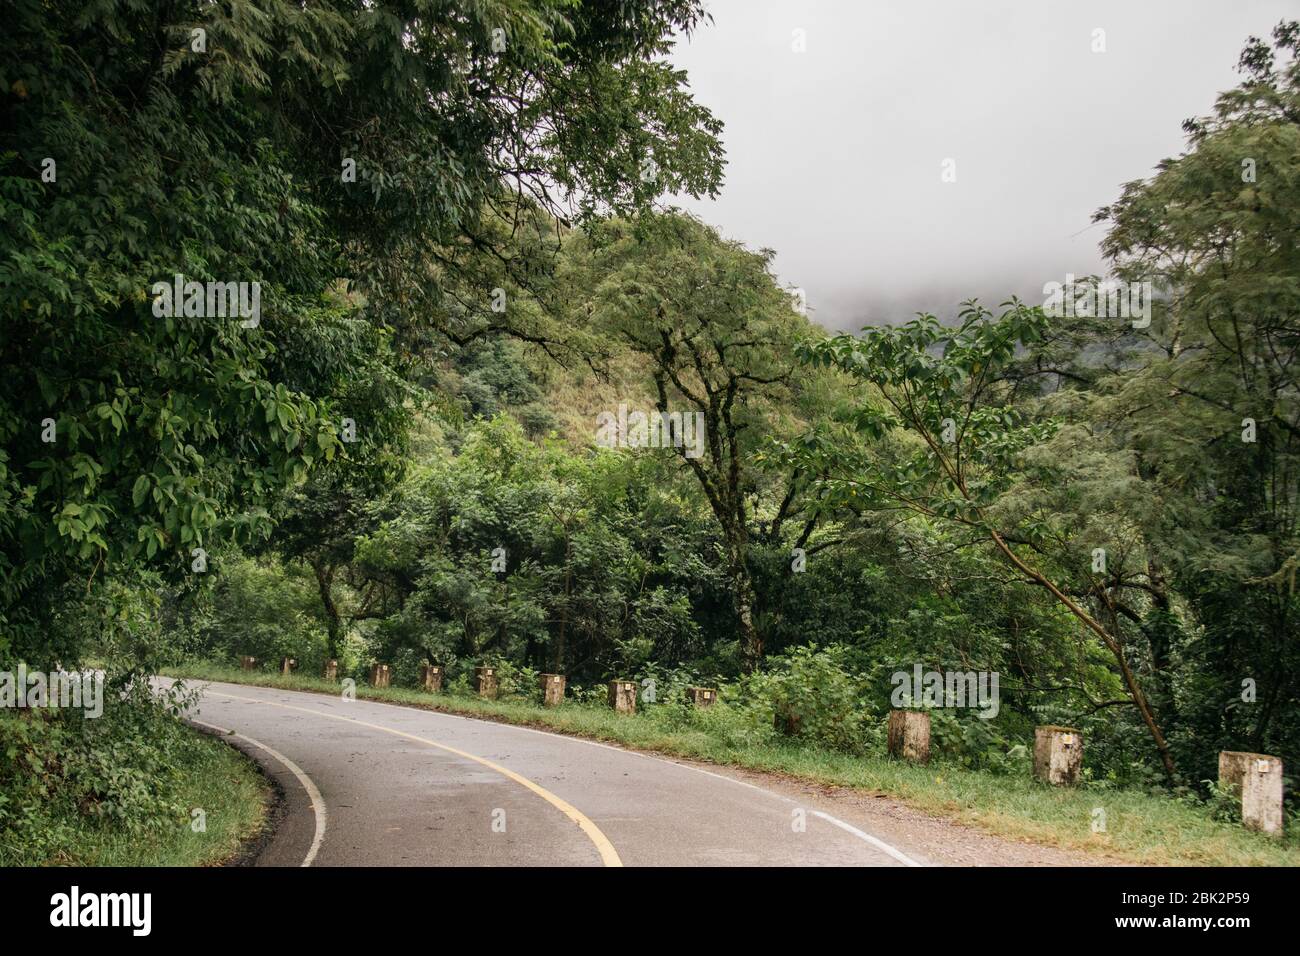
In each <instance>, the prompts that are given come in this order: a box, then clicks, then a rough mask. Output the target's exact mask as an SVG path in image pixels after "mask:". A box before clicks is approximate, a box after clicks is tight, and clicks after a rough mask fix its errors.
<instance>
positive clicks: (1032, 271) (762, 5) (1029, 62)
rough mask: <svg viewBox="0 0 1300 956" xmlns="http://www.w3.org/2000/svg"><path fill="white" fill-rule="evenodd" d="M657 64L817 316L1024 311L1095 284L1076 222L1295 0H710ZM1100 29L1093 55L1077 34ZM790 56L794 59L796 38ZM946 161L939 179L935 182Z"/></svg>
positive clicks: (1172, 137) (1201, 108)
mask: <svg viewBox="0 0 1300 956" xmlns="http://www.w3.org/2000/svg"><path fill="white" fill-rule="evenodd" d="M708 8H709V11H710V13H711V14H712V15H713V18H714V22H713V23H712V24H706V25H705V26H703V27H702V28H701V29H699V30H698V31H697V32H696V34H695V35H694V36H693V37H692V38H691V39H690V40H689V41H686V40H683V41H682V42H681V43H680V44H679V45H678V48H677V50H676V51H675V53H674V55H673V57H672V59H673V62H674V63H676V64H677V65H678V66H679V67H681V68H683V69H685V70H686V71H687V72H688V73H689V75H690V78H691V86H692V89H693V91H694V93H695V95H696V97H697V99H698V100H699V101H700V102H702V103H704V104H705V105H706V106H708V107H709V108H710V109H712V110H713V111H714V113H715V114H716V115H717V116H719V117H720V118H721V119H722V120H723V122H724V123H725V124H726V129H725V131H724V134H723V140H724V144H725V146H726V150H727V160H728V166H727V168H726V182H725V184H724V186H723V190H722V194H721V197H720V198H719V199H718V200H717V201H715V202H696V201H694V200H691V199H690V198H689V197H687V198H686V199H684V200H678V202H680V204H681V205H682V206H684V207H685V208H687V209H690V210H691V211H693V212H695V213H697V214H698V215H700V216H701V217H702V218H703V219H705V220H706V221H708V222H710V223H712V224H713V225H715V226H717V227H718V228H719V229H720V230H721V231H722V232H723V233H724V234H725V235H727V236H729V237H731V238H734V239H739V240H741V241H743V242H744V243H746V244H747V245H749V246H751V247H753V248H758V247H763V246H766V247H769V248H772V249H775V250H776V251H777V253H778V256H777V259H776V268H777V272H778V274H779V275H780V277H781V279H782V281H783V282H786V283H788V284H790V285H795V286H800V287H802V288H803V289H804V290H805V293H806V295H807V299H808V305H809V308H810V310H811V311H810V314H811V315H812V317H813V318H815V319H817V320H818V321H820V322H821V323H822V324H824V325H828V326H831V327H836V328H852V329H857V328H859V327H860V326H862V325H863V324H865V322H866V321H868V320H871V321H881V320H899V319H905V318H908V317H910V315H911V314H912V313H913V312H915V311H920V310H927V311H934V312H935V313H936V314H938V315H939V317H940V318H944V317H945V316H947V315H951V314H953V313H954V312H955V307H956V305H957V303H958V302H960V301H961V300H962V299H965V298H969V297H971V296H978V297H979V298H980V299H981V301H983V302H985V303H986V304H988V305H991V306H992V305H996V304H997V303H998V302H1000V301H1002V300H1003V299H1005V298H1006V297H1007V296H1008V295H1009V294H1010V293H1012V292H1015V293H1017V294H1019V295H1020V296H1021V297H1022V298H1024V299H1026V300H1027V301H1030V302H1032V303H1037V302H1040V301H1041V300H1042V298H1043V296H1042V293H1041V290H1042V286H1043V283H1045V282H1048V281H1052V280H1056V281H1063V280H1064V278H1065V273H1067V272H1073V273H1075V274H1077V275H1083V274H1086V273H1089V272H1101V271H1103V263H1102V261H1101V257H1100V253H1099V252H1098V249H1097V243H1098V242H1099V241H1100V239H1101V237H1102V235H1103V232H1104V227H1103V226H1101V225H1096V226H1093V225H1091V216H1092V213H1093V212H1094V211H1095V210H1096V209H1097V208H1098V207H1099V206H1102V205H1105V204H1106V203H1109V202H1111V201H1112V200H1113V199H1115V198H1116V197H1117V196H1118V195H1119V190H1120V186H1121V184H1123V183H1124V182H1127V181H1129V180H1133V179H1139V178H1143V177H1145V176H1147V175H1149V174H1150V173H1151V171H1152V167H1153V166H1154V165H1155V164H1156V163H1157V162H1158V161H1159V160H1161V159H1162V158H1164V157H1167V156H1174V155H1177V153H1178V152H1179V151H1180V150H1181V149H1182V146H1183V141H1184V138H1183V133H1182V130H1181V123H1182V121H1183V120H1184V119H1186V118H1187V117H1190V116H1197V115H1204V114H1206V113H1208V112H1209V111H1210V109H1211V108H1212V106H1213V104H1214V97H1215V94H1216V93H1217V92H1219V91H1220V90H1225V89H1228V88H1230V87H1233V86H1235V85H1236V84H1237V83H1238V82H1239V78H1238V75H1237V73H1236V71H1235V66H1236V62H1237V57H1238V54H1239V53H1240V51H1241V48H1242V46H1243V45H1244V43H1245V41H1246V38H1247V37H1248V36H1249V35H1251V34H1254V35H1257V36H1262V37H1266V36H1267V35H1268V33H1269V31H1270V30H1271V29H1272V27H1273V25H1274V24H1276V23H1277V22H1278V21H1279V20H1281V19H1284V18H1288V17H1290V18H1294V17H1296V16H1297V15H1298V14H1300V3H1297V2H1296V0H1290V2H1280V0H1127V2H1090V3H1082V2H1067V0H968V2H960V0H710V2H709V3H708ZM1096 28H1101V29H1103V30H1105V46H1106V50H1105V52H1104V53H1093V52H1092V49H1091V47H1092V43H1093V30H1094V29H1096ZM796 29H801V30H803V31H805V36H806V44H807V49H806V52H803V53H795V52H793V51H792V49H791V46H792V41H793V36H794V34H793V32H792V31H794V30H796ZM947 158H951V159H954V160H955V161H956V177H957V178H956V182H953V183H944V182H941V180H940V171H941V164H942V162H943V161H944V160H945V159H947Z"/></svg>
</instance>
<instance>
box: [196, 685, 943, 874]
mask: <svg viewBox="0 0 1300 956" xmlns="http://www.w3.org/2000/svg"><path fill="white" fill-rule="evenodd" d="M201 686H203V687H204V688H205V690H204V694H203V698H202V700H201V702H200V704H199V706H198V708H197V709H196V710H195V711H194V712H192V713H191V715H190V716H191V719H192V720H193V721H194V722H195V723H196V724H199V725H200V726H205V727H207V728H215V729H217V730H219V731H221V732H223V733H230V732H233V734H234V735H235V736H234V737H233V738H230V739H232V740H233V742H235V743H236V744H237V745H238V746H240V747H241V749H243V750H245V751H246V752H248V753H249V754H250V755H251V756H253V757H254V758H256V759H257V760H258V761H259V762H261V763H262V764H263V766H265V767H266V768H267V769H268V771H269V772H270V773H271V774H272V775H273V776H275V777H276V779H277V780H278V781H279V782H280V783H281V785H282V786H283V787H284V790H285V794H286V797H287V801H288V814H287V816H286V818H285V820H284V821H283V823H282V825H281V826H280V828H279V829H278V830H277V831H276V833H275V835H274V837H273V838H272V840H271V842H270V844H269V845H268V846H267V848H266V850H265V851H264V852H263V853H262V855H261V856H260V857H259V859H258V865H259V866H303V865H315V866H379V865H402V866H438V865H451V866H600V865H605V866H619V865H624V866H665V865H672V866H710V865H725V866H747V865H760V866H761V865H773V866H776V865H779V866H806V865H851V866H918V865H924V864H925V863H926V861H925V860H923V859H922V858H921V857H919V856H918V855H917V854H915V853H909V852H907V851H905V850H903V849H900V848H898V847H896V846H893V845H891V844H890V843H888V842H886V841H884V840H881V839H879V838H877V837H875V836H873V835H872V834H870V833H867V832H865V831H863V830H862V829H859V828H858V827H855V826H853V825H852V824H849V823H846V822H844V821H842V820H840V819H838V818H836V817H835V816H834V815H833V814H832V813H831V812H829V811H830V810H831V809H833V808H832V807H831V806H830V805H829V804H826V805H823V804H821V803H819V802H818V801H815V800H803V801H796V800H794V799H792V798H790V797H788V796H785V795H783V794H780V793H776V792H774V791H771V790H766V789H763V788H761V787H757V786H755V785H753V784H750V783H748V782H745V781H742V780H736V779H733V778H731V777H727V776H724V775H722V774H719V773H713V772H711V771H708V770H704V769H702V768H699V767H694V766H690V765H688V764H683V763H678V762H675V761H673V760H670V759H666V758H662V757H657V756H652V755H649V754H641V753H636V752H634V751H628V750H621V749H619V748H617V747H611V746H607V745H605V744H601V743H597V742H594V741H587V740H581V739H578V738H575V737H564V736H560V735H557V734H551V733H547V732H544V731H538V730H532V729H529V728H525V727H513V726H509V725H506V724H498V723H494V722H491V721H484V720H475V719H473V718H467V717H458V716H454V715H450V714H440V713H433V712H430V711H425V710H419V709H416V708H410V707H401V706H398V705H394V704H383V703H378V702H374V701H363V700H356V701H348V700H343V699H342V698H341V697H331V696H325V695H322V694H309V693H303V692H298V691H284V690H276V689H272V688H265V687H248V686H244V685H236V684H220V683H204V684H203V685H201Z"/></svg>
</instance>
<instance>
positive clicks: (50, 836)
mask: <svg viewBox="0 0 1300 956" xmlns="http://www.w3.org/2000/svg"><path fill="white" fill-rule="evenodd" d="M188 694H189V692H188V691H187V690H186V689H185V688H184V686H183V685H180V684H178V685H176V686H175V687H174V688H173V689H172V690H169V691H167V692H165V694H163V695H162V696H160V697H157V698H155V697H153V696H152V695H151V694H150V693H149V689H148V684H147V682H146V681H145V680H143V679H131V678H127V679H125V680H122V681H117V682H113V683H112V684H111V685H110V687H108V688H106V690H105V701H104V713H103V715H102V716H100V717H98V718H95V719H90V718H87V717H86V716H85V715H84V713H83V712H82V711H80V710H68V709H65V710H19V711H6V712H3V713H0V757H2V758H3V759H0V865H3V866H30V865H34V864H43V863H50V862H53V863H59V862H70V861H68V860H66V859H65V858H64V856H63V855H64V854H65V853H66V850H67V848H68V847H69V846H72V845H75V839H76V834H77V833H78V832H79V828H80V827H83V826H86V825H90V826H104V827H107V828H111V829H113V830H114V831H117V832H127V833H143V832H147V831H149V830H151V829H159V828H163V827H168V826H183V825H185V824H186V823H187V821H188V817H189V808H188V807H185V806H183V805H181V804H180V803H179V802H177V800H176V796H175V794H176V792H177V790H178V789H179V784H180V782H181V780H182V779H183V775H184V773H185V765H186V752H187V750H188V748H190V747H192V746H193V744H194V735H193V733H192V732H191V731H189V730H188V729H187V728H185V727H184V726H183V725H182V724H181V723H180V721H179V720H177V719H176V716H177V714H179V712H180V710H181V709H182V708H183V706H184V705H185V702H186V699H187V697H188Z"/></svg>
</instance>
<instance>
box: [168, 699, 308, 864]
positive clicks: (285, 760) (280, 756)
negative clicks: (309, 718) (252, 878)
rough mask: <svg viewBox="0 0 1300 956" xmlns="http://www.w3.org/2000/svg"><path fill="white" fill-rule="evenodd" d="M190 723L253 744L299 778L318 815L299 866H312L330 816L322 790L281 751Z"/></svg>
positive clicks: (239, 736) (218, 728) (241, 735)
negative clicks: (314, 831)
mask: <svg viewBox="0 0 1300 956" xmlns="http://www.w3.org/2000/svg"><path fill="white" fill-rule="evenodd" d="M190 723H192V724H198V725H199V726H200V727H207V728H208V729H209V730H215V731H217V732H218V733H219V734H221V736H223V737H234V738H235V739H237V740H242V741H244V742H245V743H249V744H252V745H253V746H254V747H257V748H258V749H260V750H265V751H266V752H267V753H269V754H270V755H271V756H272V757H274V758H275V759H276V760H278V761H280V763H282V764H284V765H285V766H286V767H288V768H289V772H290V773H292V774H293V775H294V776H295V777H297V778H298V782H299V783H300V784H302V788H303V789H304V790H306V791H307V796H308V797H309V798H310V799H311V808H312V812H313V813H314V814H315V815H316V833H315V835H314V836H313V837H312V841H311V846H310V847H309V848H308V849H307V855H306V856H305V857H303V859H302V863H300V864H299V866H311V865H312V862H313V861H314V860H315V859H316V854H317V852H319V851H320V845H321V842H322V841H323V840H324V839H325V822H326V819H327V816H328V815H327V814H326V812H325V798H324V797H322V796H321V795H320V790H319V789H317V787H316V784H315V783H314V782H312V779H311V777H309V776H307V774H306V773H305V772H304V771H303V769H302V768H301V767H299V766H298V765H297V764H296V763H294V762H293V761H292V760H290V759H289V758H288V757H286V756H285V755H284V754H282V753H280V751H278V750H274V749H272V748H271V747H268V746H267V745H266V744H264V743H262V742H261V741H260V740H254V739H253V738H252V737H245V736H244V735H243V734H237V733H235V732H234V731H233V730H227V729H226V728H225V727H218V726H217V725H216V724H209V723H205V722H203V721H201V720H195V719H194V718H190Z"/></svg>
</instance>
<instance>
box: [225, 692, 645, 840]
mask: <svg viewBox="0 0 1300 956" xmlns="http://www.w3.org/2000/svg"><path fill="white" fill-rule="evenodd" d="M206 692H207V693H209V694H213V695H214V696H217V697H228V698H230V699H231V700H246V701H249V702H250V703H254V704H267V705H269V706H271V707H281V708H283V709H284V710H298V711H301V712H302V713H304V714H314V715H315V716H317V717H326V718H328V719H330V720H346V721H347V722H348V723H350V724H359V725H360V726H362V727H369V728H370V729H371V730H382V731H383V732H384V733H386V734H393V735H394V736H396V737H405V738H406V739H407V740H414V741H415V742H416V743H421V744H425V745H426V746H429V747H436V748H438V749H439V750H445V751H447V753H451V754H455V755H456V756H457V757H464V758H465V759H466V760H472V761H474V762H475V763H477V764H482V765H483V766H484V767H487V768H488V769H490V770H495V771H496V772H497V773H499V774H501V775H502V776H503V777H507V778H509V779H510V780H513V781H514V782H515V783H517V784H519V785H520V786H523V787H527V788H528V789H529V790H531V791H532V792H533V793H535V794H537V795H538V796H539V797H541V798H542V799H543V800H545V801H546V802H547V803H549V804H550V805H551V806H553V807H555V809H557V810H559V811H560V812H561V813H563V814H564V815H565V816H566V817H568V818H569V819H570V820H572V821H573V822H574V823H576V824H577V825H578V826H579V827H580V828H581V829H582V832H583V833H585V834H587V839H589V840H591V842H592V843H593V844H595V846H596V850H597V851H599V853H600V860H601V862H602V863H604V865H605V866H622V865H623V861H622V860H621V859H619V855H618V851H617V850H615V849H614V844H612V843H610V842H609V838H608V837H607V836H605V834H604V833H602V832H601V831H600V827H598V826H596V824H594V823H593V822H592V821H591V819H590V818H588V817H587V815H586V814H584V813H583V812H582V811H581V810H579V809H578V808H577V807H575V806H574V805H573V804H571V803H569V802H568V801H567V800H563V799H561V798H560V797H557V796H556V795H555V794H553V793H551V791H549V790H547V789H546V788H545V787H543V786H541V785H539V784H536V783H533V781H531V780H529V779H528V778H527V777H524V776H521V775H520V774H517V773H515V772H514V771H513V770H511V769H510V768H509V767H503V766H501V765H500V764H499V763H493V762H492V761H491V760H487V759H485V758H483V757H480V756H478V755H476V754H472V753H469V752H467V751H464V750H459V749H457V748H455V747H450V746H448V745H447V744H440V743H438V741H436V740H430V739H429V738H427V737H417V736H416V735H415V734H408V733H407V732H406V731H404V730H394V729H393V728H392V727H385V726H384V725H383V724H372V723H370V722H369V721H367V720H358V719H357V718H356V717H344V716H343V715H342V714H328V713H325V712H324V711H320V710H312V709H311V708H310V707H297V706H295V705H293V704H281V703H279V702H278V701H274V700H263V699H262V698H260V697H241V696H240V695H238V694H227V693H225V692H223V691H218V690H212V689H211V688H210V687H209V688H207V689H206Z"/></svg>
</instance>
